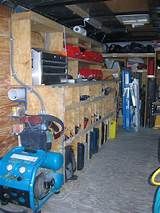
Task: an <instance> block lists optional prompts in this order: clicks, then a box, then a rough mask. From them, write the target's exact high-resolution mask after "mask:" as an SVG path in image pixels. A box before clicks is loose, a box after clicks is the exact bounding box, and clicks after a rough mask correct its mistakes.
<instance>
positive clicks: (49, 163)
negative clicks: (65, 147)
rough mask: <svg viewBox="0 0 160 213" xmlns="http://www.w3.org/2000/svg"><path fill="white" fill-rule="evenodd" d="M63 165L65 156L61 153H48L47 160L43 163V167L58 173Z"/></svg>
mask: <svg viewBox="0 0 160 213" xmlns="http://www.w3.org/2000/svg"><path fill="white" fill-rule="evenodd" d="M62 165H63V156H62V155H61V154H60V153H56V152H46V156H45V160H44V161H43V163H42V167H44V168H47V169H52V170H54V171H56V170H59V169H60V168H61V167H62Z"/></svg>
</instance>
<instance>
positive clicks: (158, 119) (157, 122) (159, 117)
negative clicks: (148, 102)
mask: <svg viewBox="0 0 160 213" xmlns="http://www.w3.org/2000/svg"><path fill="white" fill-rule="evenodd" d="M154 127H155V128H160V115H157V116H156V120H155V125H154Z"/></svg>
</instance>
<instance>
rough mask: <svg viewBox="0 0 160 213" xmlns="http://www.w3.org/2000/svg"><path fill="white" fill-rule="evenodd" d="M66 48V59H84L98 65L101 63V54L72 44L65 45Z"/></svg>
mask: <svg viewBox="0 0 160 213" xmlns="http://www.w3.org/2000/svg"><path fill="white" fill-rule="evenodd" d="M66 48H67V56H68V57H71V58H78V59H84V60H86V61H94V62H100V63H102V62H103V57H102V54H101V53H97V52H94V51H89V50H86V49H84V48H82V47H79V46H74V45H72V44H67V46H66Z"/></svg>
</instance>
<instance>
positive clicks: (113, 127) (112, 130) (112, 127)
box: [109, 120, 116, 139]
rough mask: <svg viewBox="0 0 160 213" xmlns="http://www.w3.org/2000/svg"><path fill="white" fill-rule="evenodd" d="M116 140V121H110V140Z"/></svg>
mask: <svg viewBox="0 0 160 213" xmlns="http://www.w3.org/2000/svg"><path fill="white" fill-rule="evenodd" d="M115 138H116V120H110V121H109V139H115Z"/></svg>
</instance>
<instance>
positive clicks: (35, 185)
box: [0, 114, 64, 212]
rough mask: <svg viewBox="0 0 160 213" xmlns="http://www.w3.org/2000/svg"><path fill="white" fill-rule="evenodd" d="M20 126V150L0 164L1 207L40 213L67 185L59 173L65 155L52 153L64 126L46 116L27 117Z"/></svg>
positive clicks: (60, 122) (15, 150)
mask: <svg viewBox="0 0 160 213" xmlns="http://www.w3.org/2000/svg"><path fill="white" fill-rule="evenodd" d="M20 122H21V123H23V124H24V129H23V131H21V132H20V133H19V136H20V139H21V146H19V147H15V148H13V149H12V150H10V151H9V152H8V153H7V154H6V155H5V156H4V157H3V158H2V159H1V160H0V168H1V169H0V200H1V202H2V204H7V203H14V204H17V205H21V206H25V207H27V208H31V209H32V210H33V212H38V211H39V210H40V209H41V208H42V207H43V205H44V204H45V203H46V201H47V200H48V199H49V198H50V197H51V196H52V195H53V194H54V193H57V192H59V190H60V188H61V187H62V185H63V182H64V177H63V174H62V172H59V171H58V170H60V169H61V168H62V166H63V155H62V154H60V153H56V152H49V150H50V149H51V144H52V141H53V139H54V138H58V137H59V136H60V135H61V134H62V132H63V130H64V125H63V122H62V121H61V120H60V119H58V118H56V117H54V116H51V115H46V114H45V115H27V116H24V117H22V118H20Z"/></svg>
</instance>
